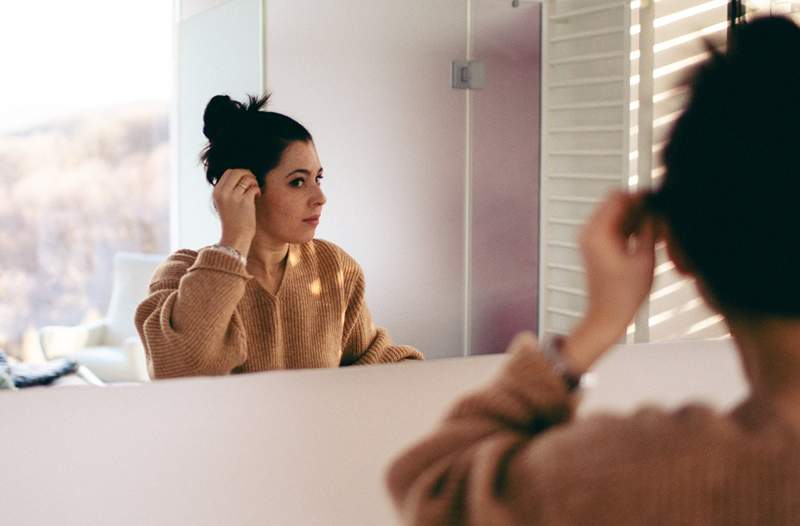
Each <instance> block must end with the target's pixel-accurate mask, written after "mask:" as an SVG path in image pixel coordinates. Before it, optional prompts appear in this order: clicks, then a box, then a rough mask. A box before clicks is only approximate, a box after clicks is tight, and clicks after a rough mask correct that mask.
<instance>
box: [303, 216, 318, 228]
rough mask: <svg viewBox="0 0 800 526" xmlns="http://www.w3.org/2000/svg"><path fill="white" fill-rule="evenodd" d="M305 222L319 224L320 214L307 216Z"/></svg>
mask: <svg viewBox="0 0 800 526" xmlns="http://www.w3.org/2000/svg"><path fill="white" fill-rule="evenodd" d="M303 223H306V224H308V225H313V226H317V225H318V224H319V216H312V217H307V218H305V219H303Z"/></svg>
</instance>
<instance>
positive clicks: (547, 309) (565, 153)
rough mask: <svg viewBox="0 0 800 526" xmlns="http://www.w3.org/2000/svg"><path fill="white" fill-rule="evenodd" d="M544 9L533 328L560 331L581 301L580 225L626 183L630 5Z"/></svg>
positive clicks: (575, 3)
mask: <svg viewBox="0 0 800 526" xmlns="http://www.w3.org/2000/svg"><path fill="white" fill-rule="evenodd" d="M544 8H545V9H544V12H543V15H544V17H545V20H546V23H545V24H544V28H545V29H544V32H543V46H542V171H541V174H542V176H541V221H540V228H541V232H540V239H541V246H540V269H541V270H540V272H541V276H540V283H541V291H540V298H541V301H540V305H541V308H540V313H539V331H540V333H541V334H545V333H562V334H563V333H565V332H567V331H568V330H569V329H570V328H571V326H572V325H573V324H574V323H575V322H576V321H577V320H579V319H580V317H581V316H582V314H583V311H584V308H585V304H586V290H585V283H584V281H585V276H584V271H583V268H582V262H581V257H580V252H579V249H578V244H577V243H578V242H577V238H578V233H579V231H580V226H581V225H582V224H583V223H584V222H585V221H586V219H587V218H588V216H589V214H590V213H591V211H592V210H593V208H594V207H595V206H596V205H597V203H599V202H600V201H601V200H602V199H603V197H604V196H605V195H606V194H607V193H608V192H609V191H610V190H612V189H614V188H620V187H624V186H626V185H627V183H628V167H629V162H628V156H629V121H628V115H629V110H628V104H629V99H630V96H629V91H630V71H629V69H630V60H629V58H628V57H629V54H630V3H629V2H620V1H612V2H606V1H602V0H601V1H598V0H549V1H548V2H546V3H545V5H544Z"/></svg>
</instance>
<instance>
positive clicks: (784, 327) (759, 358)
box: [729, 317, 800, 428]
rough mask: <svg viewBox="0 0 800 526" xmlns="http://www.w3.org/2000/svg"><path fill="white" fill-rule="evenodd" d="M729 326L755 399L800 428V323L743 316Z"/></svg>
mask: <svg viewBox="0 0 800 526" xmlns="http://www.w3.org/2000/svg"><path fill="white" fill-rule="evenodd" d="M729 319H730V318H729ZM729 323H730V329H731V334H732V336H733V338H734V340H736V343H737V345H738V347H739V352H740V353H741V357H742V362H743V366H744V369H745V373H746V374H747V377H748V379H749V380H750V385H751V388H752V393H753V396H754V397H758V398H761V399H763V400H765V401H768V402H769V403H770V404H772V405H774V406H775V408H776V409H777V410H778V411H780V412H781V414H783V415H784V416H786V417H788V418H789V419H790V420H791V421H792V422H793V423H795V424H796V425H797V427H798V428H800V320H797V319H789V318H787V319H774V318H771V319H760V320H753V319H746V318H744V317H741V319H730V322H729Z"/></svg>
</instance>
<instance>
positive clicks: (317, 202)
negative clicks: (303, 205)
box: [311, 187, 328, 206]
mask: <svg viewBox="0 0 800 526" xmlns="http://www.w3.org/2000/svg"><path fill="white" fill-rule="evenodd" d="M327 201H328V199H327V198H326V197H325V192H323V191H322V188H320V187H317V192H316V193H315V194H314V197H313V198H312V201H311V204H312V205H313V206H322V205H324V204H325V203H326V202H327Z"/></svg>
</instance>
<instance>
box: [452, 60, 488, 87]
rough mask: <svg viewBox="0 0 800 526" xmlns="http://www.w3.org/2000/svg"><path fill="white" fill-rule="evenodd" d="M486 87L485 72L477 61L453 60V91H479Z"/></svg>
mask: <svg viewBox="0 0 800 526" xmlns="http://www.w3.org/2000/svg"><path fill="white" fill-rule="evenodd" d="M485 85H486V70H485V69H484V67H483V63H482V62H480V61H478V60H469V61H467V60H454V61H453V83H452V87H453V88H455V89H481V88H483V87H484V86H485Z"/></svg>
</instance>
